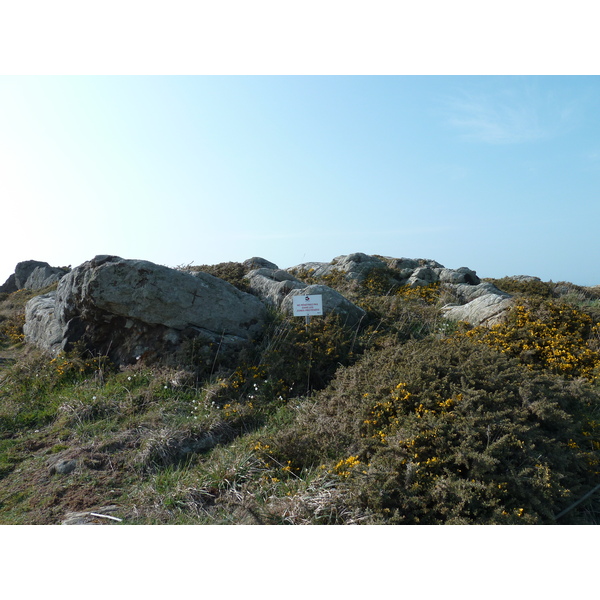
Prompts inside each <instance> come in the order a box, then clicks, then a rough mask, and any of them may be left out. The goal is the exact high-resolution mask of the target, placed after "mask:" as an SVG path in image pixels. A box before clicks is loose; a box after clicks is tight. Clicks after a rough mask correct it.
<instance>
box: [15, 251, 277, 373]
mask: <svg viewBox="0 0 600 600" xmlns="http://www.w3.org/2000/svg"><path fill="white" fill-rule="evenodd" d="M52 298H54V300H55V303H56V304H55V306H54V319H55V320H56V323H52V317H51V314H52V306H51V299H52ZM30 302H31V301H30ZM265 316H266V307H265V305H264V304H263V303H262V302H261V301H260V300H259V299H258V298H257V297H255V296H253V295H252V294H247V293H245V292H241V291H240V290H238V289H237V288H235V287H234V286H233V285H231V284H229V283H227V282H226V281H223V280H222V279H219V278H217V277H213V276H212V275H209V274H207V273H203V272H195V273H194V274H189V273H184V272H181V271H178V270H176V269H170V268H168V267H164V266H160V265H156V264H154V263H151V262H148V261H142V260H126V259H122V258H119V257H117V256H97V257H96V258H94V259H93V260H91V261H89V262H86V263H83V264H82V265H80V266H79V267H77V268H75V269H73V270H72V271H71V272H70V273H68V274H67V275H65V276H64V277H63V278H62V279H61V280H60V282H59V285H58V288H57V290H56V294H55V296H50V297H48V298H47V299H46V300H44V301H38V302H37V303H35V302H33V303H32V304H31V305H30V304H29V303H28V317H26V328H27V335H28V339H29V341H31V342H33V343H35V344H37V345H40V346H42V347H45V348H48V346H51V347H52V348H55V347H56V344H55V340H56V338H57V337H58V331H60V338H61V342H60V348H61V349H63V350H68V349H69V348H71V347H72V345H73V344H74V343H76V342H79V341H81V342H82V343H83V344H84V346H85V347H87V348H88V349H90V350H93V351H94V352H97V353H102V354H108V355H109V356H111V358H113V359H114V360H116V361H117V362H120V363H127V362H133V361H135V360H136V358H138V357H139V356H142V355H147V356H148V353H150V354H154V355H156V356H157V357H158V356H159V355H160V354H161V353H163V354H164V352H169V351H171V350H173V349H175V348H176V347H177V346H178V345H179V344H180V343H181V342H182V341H183V340H184V339H186V338H188V337H194V336H199V335H200V336H203V337H205V338H207V339H208V340H209V341H214V340H219V342H220V343H223V344H225V345H226V346H227V345H230V346H232V345H237V344H240V343H244V342H247V341H249V340H251V339H252V338H253V337H254V336H255V335H257V334H258V333H259V332H260V331H261V330H262V327H263V325H264V319H265ZM36 322H37V324H36ZM42 323H45V324H46V325H47V327H48V328H49V330H50V332H49V333H48V334H47V335H44V334H42V333H41V331H40V330H41V329H42V327H41V325H42Z"/></svg>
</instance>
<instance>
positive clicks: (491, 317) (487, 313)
mask: <svg viewBox="0 0 600 600" xmlns="http://www.w3.org/2000/svg"><path fill="white" fill-rule="evenodd" d="M512 305H513V299H512V297H510V296H508V294H484V295H483V296H479V297H478V298H475V299H474V300H471V301H470V302H468V303H467V304H464V305H462V306H445V307H444V308H443V309H442V311H443V313H444V317H445V318H447V319H451V320H452V321H466V322H467V323H471V324H472V325H486V326H491V325H495V324H496V323H500V322H501V321H503V320H504V318H505V316H506V312H507V311H508V310H509V309H510V308H511V306H512Z"/></svg>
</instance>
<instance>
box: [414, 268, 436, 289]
mask: <svg viewBox="0 0 600 600" xmlns="http://www.w3.org/2000/svg"><path fill="white" fill-rule="evenodd" d="M438 280H439V278H438V274H437V273H436V271H435V270H434V269H432V268H431V267H417V268H416V269H415V270H414V271H413V273H412V275H411V276H410V277H409V278H408V281H407V282H406V285H408V286H409V287H419V286H424V285H431V284H432V283H436V282H437V281H438Z"/></svg>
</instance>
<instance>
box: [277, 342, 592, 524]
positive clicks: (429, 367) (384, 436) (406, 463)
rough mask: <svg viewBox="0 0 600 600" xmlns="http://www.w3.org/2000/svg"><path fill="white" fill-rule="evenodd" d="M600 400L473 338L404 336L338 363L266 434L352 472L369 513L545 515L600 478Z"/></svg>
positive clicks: (460, 518) (520, 518)
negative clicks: (293, 414) (283, 423)
mask: <svg viewBox="0 0 600 600" xmlns="http://www.w3.org/2000/svg"><path fill="white" fill-rule="evenodd" d="M599 400H600V398H599V396H598V393H597V392H596V391H595V390H594V389H593V388H591V387H589V386H587V385H585V384H583V383H581V382H567V381H565V380H564V379H562V378H559V377H552V376H546V375H542V374H540V375H538V376H535V377H532V374H531V372H530V371H529V370H528V369H527V368H525V367H523V366H521V365H519V364H518V362H517V361H516V360H514V359H510V358H509V357H507V356H505V355H503V354H501V353H498V352H495V351H493V350H492V349H489V348H487V347H485V346H481V345H478V344H475V343H473V342H472V341H470V340H465V339H446V340H433V339H427V340H422V341H411V342H408V343H406V344H405V345H404V346H402V347H397V348H388V349H385V350H382V351H379V352H376V353H372V354H370V355H368V356H365V357H364V358H363V360H361V361H360V363H358V364H357V365H355V366H353V367H350V368H348V369H344V370H343V371H340V372H339V373H338V376H337V377H336V379H335V380H334V381H333V382H332V384H331V385H330V386H329V387H328V388H327V389H326V390H324V391H323V392H321V393H320V394H319V395H318V396H317V397H316V398H315V404H314V405H311V406H310V407H306V408H305V409H304V410H302V411H300V414H299V417H298V419H297V421H296V423H295V424H294V426H293V427H292V428H291V429H288V431H286V432H281V433H280V434H279V435H277V436H274V437H273V439H272V440H271V441H270V442H269V443H270V444H271V445H272V446H274V447H276V448H277V452H278V454H279V456H280V457H281V459H282V460H283V459H285V457H286V456H287V455H288V454H289V455H290V456H293V457H294V458H295V459H296V461H297V463H296V464H297V466H298V467H307V466H308V464H306V463H304V464H302V462H301V461H299V460H298V459H299V458H301V452H300V450H301V449H302V448H310V449H312V451H311V452H310V453H309V454H308V458H307V459H306V460H307V461H310V463H311V464H313V465H314V462H315V460H317V459H318V457H319V456H320V458H321V460H323V461H329V464H330V465H331V466H330V467H329V468H330V469H332V470H333V471H334V472H335V470H336V469H337V470H338V471H340V472H342V473H344V474H346V473H348V475H347V476H344V477H341V478H340V479H341V480H343V483H344V485H351V486H352V490H353V494H352V497H353V499H354V500H353V502H354V503H355V504H356V506H358V507H360V508H361V509H362V510H366V511H369V512H370V513H371V514H373V515H374V516H373V521H374V522H385V523H427V524H440V523H551V522H554V520H553V519H554V516H555V515H556V514H557V513H558V512H560V511H561V510H562V509H564V508H565V507H567V506H568V505H569V504H570V503H571V502H572V501H574V500H576V499H577V498H578V497H579V496H581V495H583V494H584V493H585V492H587V491H588V490H590V489H591V488H592V487H593V485H594V482H595V480H596V478H597V474H598V457H599V454H598V447H599V439H600V438H599V437H598V433H599V432H598V431H597V427H596V426H595V425H594V424H595V421H594V419H593V415H594V414H595V411H597V407H598V401H599ZM349 461H350V463H352V465H353V468H350V469H348V468H346V467H347V466H348V465H349ZM578 519H581V513H580V512H577V511H573V512H572V513H569V515H568V516H567V517H565V518H564V521H565V522H579V521H578Z"/></svg>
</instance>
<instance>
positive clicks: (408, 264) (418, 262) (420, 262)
mask: <svg viewBox="0 0 600 600" xmlns="http://www.w3.org/2000/svg"><path fill="white" fill-rule="evenodd" d="M383 259H384V260H385V262H386V263H387V266H388V267H390V269H396V270H397V271H403V270H410V271H411V272H412V271H414V270H415V269H418V268H419V267H430V268H431V269H443V268H444V265H441V264H440V263H439V262H437V261H435V260H431V259H428V258H393V257H391V256H384V257H383Z"/></svg>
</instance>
